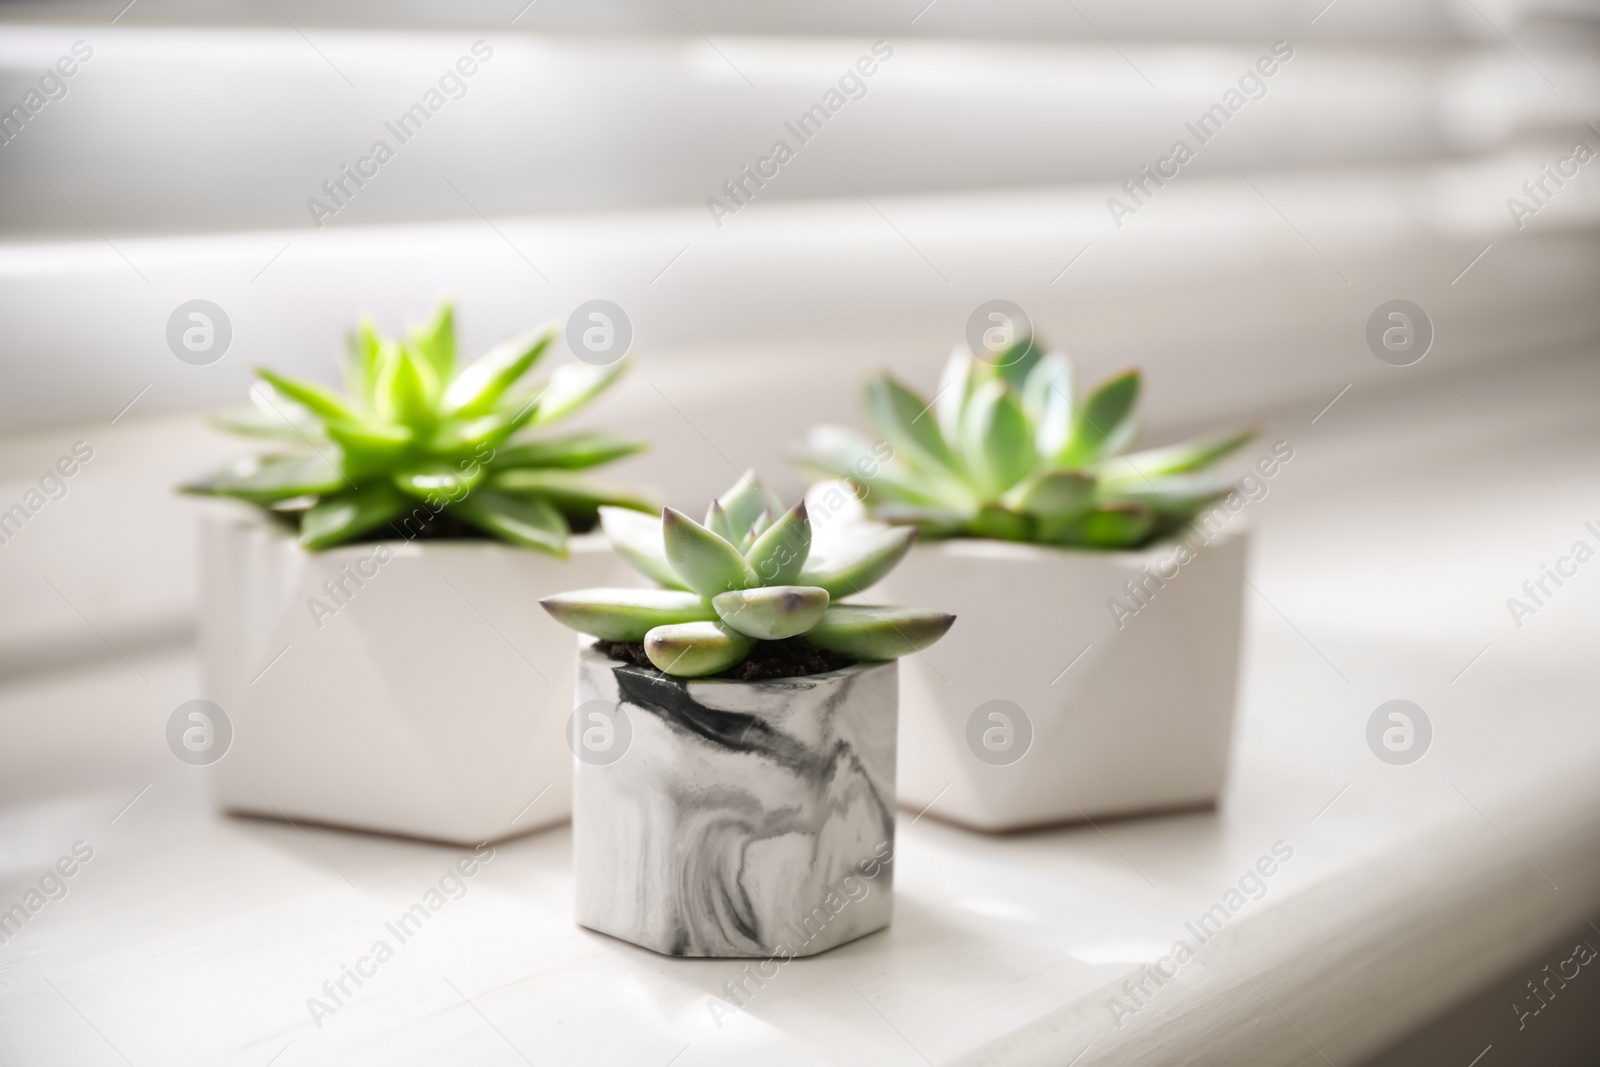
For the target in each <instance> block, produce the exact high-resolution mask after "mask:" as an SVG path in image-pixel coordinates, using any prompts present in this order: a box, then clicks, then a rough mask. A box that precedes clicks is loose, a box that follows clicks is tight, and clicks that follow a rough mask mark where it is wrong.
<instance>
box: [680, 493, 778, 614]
mask: <svg viewBox="0 0 1600 1067" xmlns="http://www.w3.org/2000/svg"><path fill="white" fill-rule="evenodd" d="M661 540H662V543H663V544H664V545H665V547H666V552H667V562H669V563H671V564H672V569H673V571H674V572H675V573H676V574H677V575H678V577H679V578H681V579H682V580H683V581H684V582H685V583H687V584H688V586H689V588H691V589H693V590H694V591H695V592H697V593H699V594H700V595H701V596H716V595H717V594H718V593H725V592H727V591H728V590H730V589H750V588H753V587H755V586H758V585H760V584H761V581H760V579H758V578H757V577H756V574H755V572H754V571H752V570H751V569H750V566H749V565H748V564H747V563H745V561H744V557H743V556H741V555H739V550H738V549H736V548H734V547H733V546H732V545H730V544H729V543H728V542H727V541H726V540H724V539H723V538H721V537H718V536H717V535H716V534H714V533H712V532H711V531H710V530H708V529H706V528H705V527H704V526H701V525H700V524H699V523H698V522H695V521H694V520H693V519H691V518H689V516H687V515H685V514H683V513H682V512H681V511H674V510H672V509H671V508H665V509H663V511H662V513H661Z"/></svg>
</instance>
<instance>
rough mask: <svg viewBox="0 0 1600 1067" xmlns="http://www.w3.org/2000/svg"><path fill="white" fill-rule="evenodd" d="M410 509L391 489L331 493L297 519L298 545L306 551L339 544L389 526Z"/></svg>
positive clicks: (400, 494) (409, 502)
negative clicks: (302, 546)
mask: <svg viewBox="0 0 1600 1067" xmlns="http://www.w3.org/2000/svg"><path fill="white" fill-rule="evenodd" d="M411 506H412V504H411V501H410V500H409V499H408V498H407V497H406V495H405V494H404V493H402V492H400V490H398V489H396V488H395V487H394V486H392V485H381V484H380V485H373V486H368V487H366V488H363V489H353V490H350V491H348V492H343V493H333V494H331V495H328V496H325V497H323V498H322V499H321V500H319V501H318V502H317V503H316V504H313V505H312V506H311V508H310V509H309V510H307V511H306V513H305V515H304V516H303V517H302V518H301V520H300V543H301V544H302V545H304V546H305V547H306V548H328V547H330V546H332V545H337V544H342V543H343V542H345V541H348V540H350V539H351V538H352V537H359V536H360V535H361V534H364V533H366V532H367V531H368V530H372V529H374V528H376V527H379V526H382V525H384V524H385V523H388V522H392V521H393V520H394V519H397V518H399V517H400V516H401V515H403V514H404V513H405V511H406V509H407V508H409V507H411Z"/></svg>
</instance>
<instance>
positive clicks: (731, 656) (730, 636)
mask: <svg viewBox="0 0 1600 1067" xmlns="http://www.w3.org/2000/svg"><path fill="white" fill-rule="evenodd" d="M754 646H755V642H754V641H753V640H751V639H750V638H748V637H746V636H745V635H744V634H742V633H740V632H739V631H738V630H735V629H733V628H732V627H729V626H725V625H723V624H722V623H720V622H683V623H676V624H673V625H669V626H657V627H656V628H655V629H654V630H651V631H650V632H649V633H648V634H646V635H645V638H644V652H645V655H647V656H649V657H650V662H651V663H654V664H655V665H656V667H658V668H659V669H660V670H662V671H663V672H665V673H667V674H671V675H675V676H677V677H680V678H699V677H703V676H705V675H707V674H716V673H718V672H720V671H725V670H727V669H728V668H729V667H732V666H733V665H734V664H736V663H738V662H739V661H740V660H742V659H744V658H745V656H747V655H749V654H750V649H751V648H753V647H754Z"/></svg>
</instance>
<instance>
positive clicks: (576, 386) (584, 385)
mask: <svg viewBox="0 0 1600 1067" xmlns="http://www.w3.org/2000/svg"><path fill="white" fill-rule="evenodd" d="M632 366H633V361H632V360H628V359H621V360H618V361H617V362H615V363H612V364H610V365H609V366H605V367H595V366H591V365H590V364H588V363H564V364H562V365H561V366H559V367H557V368H556V369H555V372H554V373H552V374H551V375H550V383H549V384H548V385H546V386H545V388H544V391H543V392H541V393H540V394H539V402H538V405H537V407H536V409H535V411H534V415H533V419H532V421H531V423H530V425H533V426H546V425H548V424H550V423H552V422H555V421H556V420H557V419H562V418H565V417H566V416H568V415H570V414H572V413H573V412H574V411H577V410H578V409H579V408H581V407H583V406H584V405H586V404H588V403H589V401H591V400H593V399H594V398H595V397H597V396H599V395H600V394H601V393H603V392H605V391H606V390H607V389H609V388H611V386H612V385H613V384H614V383H615V382H616V381H617V379H618V378H621V377H622V376H623V375H624V374H626V373H627V372H628V370H629V368H631V367H632Z"/></svg>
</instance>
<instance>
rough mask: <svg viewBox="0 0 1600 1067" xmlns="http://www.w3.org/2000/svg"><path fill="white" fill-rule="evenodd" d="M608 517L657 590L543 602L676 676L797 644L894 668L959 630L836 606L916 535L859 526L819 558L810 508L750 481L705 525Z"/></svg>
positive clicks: (888, 612)
mask: <svg viewBox="0 0 1600 1067" xmlns="http://www.w3.org/2000/svg"><path fill="white" fill-rule="evenodd" d="M600 518H601V522H602V523H603V524H604V527H605V531H606V534H607V536H609V537H610V538H611V542H612V544H613V545H614V546H615V548H616V550H617V553H618V554H619V555H621V556H622V557H623V558H624V559H626V560H627V561H628V562H629V563H630V564H632V565H633V567H634V568H635V569H637V570H638V571H639V572H640V573H642V574H644V575H645V576H646V577H647V578H650V579H651V580H653V581H655V582H656V583H657V584H658V585H659V586H660V588H658V589H584V590H579V591H578V592H573V593H562V594H559V595H557V596H552V597H547V598H545V599H544V600H542V601H540V603H542V604H543V605H544V607H545V610H547V611H548V612H550V614H551V615H552V616H554V617H555V618H556V619H557V620H558V621H560V622H561V623H563V624H565V625H567V626H570V627H571V628H572V629H574V630H577V631H578V632H580V633H586V634H590V635H592V636H594V637H597V638H600V639H601V640H602V641H608V642H621V643H641V642H642V643H643V645H644V651H645V654H646V655H647V656H648V657H649V660H650V662H651V663H653V664H654V665H655V666H656V667H658V668H659V669H661V670H662V671H664V672H665V673H667V674H672V675H677V676H680V677H688V678H693V677H700V676H704V675H708V674H718V673H720V672H723V671H726V670H728V669H729V668H731V667H734V666H736V665H737V664H739V663H740V662H741V661H743V660H744V659H746V657H748V656H750V655H751V654H752V653H753V652H756V651H758V646H759V645H760V644H761V643H762V642H769V641H785V640H789V639H793V638H801V639H803V640H804V641H805V642H807V643H808V644H809V645H811V646H813V647H815V648H818V649H823V650H825V651H827V652H832V653H835V654H837V655H839V656H843V657H847V658H849V659H852V660H889V659H896V658H898V657H900V656H904V655H907V654H909V653H912V652H916V651H919V650H921V649H923V648H926V647H927V646H929V645H931V644H933V643H934V642H935V641H937V640H938V639H939V638H940V637H943V636H944V634H945V631H947V630H948V629H950V625H951V623H953V622H954V621H955V616H953V615H947V614H944V613H943V612H936V611H923V610H920V609H916V608H892V607H871V606H866V605H858V604H838V603H835V602H834V601H835V600H837V599H839V598H842V597H847V596H851V595H853V594H856V593H859V592H861V591H862V590H864V589H866V588H867V587H868V586H870V585H872V584H873V583H874V582H876V581H878V579H880V578H882V577H883V576H884V575H885V574H887V573H888V572H889V571H890V570H892V569H893V568H894V566H895V564H897V563H899V562H900V560H901V558H902V557H904V556H905V554H906V551H907V550H908V549H910V547H911V543H912V541H914V540H915V539H916V531H915V530H912V529H908V528H905V527H894V526H884V525H880V524H868V523H860V524H855V525H854V526H852V527H851V528H850V529H849V530H848V532H847V534H846V535H845V536H843V537H841V538H840V539H839V542H838V543H837V544H832V545H829V546H827V549H826V551H825V552H816V553H814V552H813V551H812V539H811V532H812V531H811V520H810V519H809V518H808V517H807V515H806V506H805V504H804V503H801V504H797V505H795V506H794V507H793V508H790V509H789V510H787V511H785V510H784V508H783V503H782V501H780V500H779V499H778V498H777V497H776V496H774V495H773V494H772V493H771V492H769V491H768V490H767V489H766V487H765V486H763V485H762V484H761V482H760V481H759V480H757V478H756V477H755V474H754V473H753V472H752V473H749V474H746V475H745V476H744V477H743V478H741V479H740V480H739V482H738V483H737V484H736V485H735V486H734V487H733V488H732V489H730V490H728V492H726V493H724V494H723V495H722V496H721V497H719V498H718V499H717V500H715V501H713V502H712V504H711V508H710V510H709V512H708V513H707V514H706V522H705V525H704V526H702V525H701V524H699V523H697V522H695V521H694V520H693V519H691V518H689V517H688V516H687V515H684V514H682V513H680V512H677V511H674V510H672V509H671V508H666V509H664V510H663V512H662V515H661V520H660V522H657V521H656V520H655V519H653V518H648V517H646V516H644V515H641V514H639V513H638V512H635V511H627V510H624V509H620V508H611V507H604V508H601V509H600Z"/></svg>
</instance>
